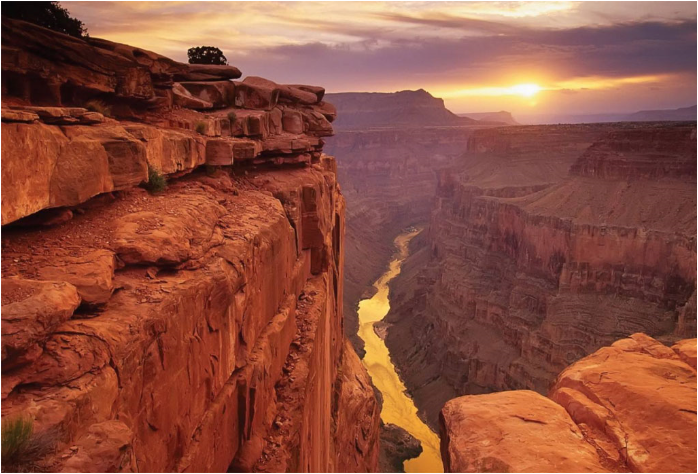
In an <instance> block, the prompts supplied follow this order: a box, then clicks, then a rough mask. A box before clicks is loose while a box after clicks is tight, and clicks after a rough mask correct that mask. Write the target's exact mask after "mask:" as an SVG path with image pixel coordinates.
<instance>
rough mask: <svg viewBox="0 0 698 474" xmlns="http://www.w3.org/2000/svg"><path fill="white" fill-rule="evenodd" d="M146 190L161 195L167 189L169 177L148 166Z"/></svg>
mask: <svg viewBox="0 0 698 474" xmlns="http://www.w3.org/2000/svg"><path fill="white" fill-rule="evenodd" d="M145 188H146V189H147V190H148V191H150V192H151V193H152V194H156V193H161V192H163V191H164V190H165V189H167V177H166V176H165V175H164V174H162V173H160V171H158V170H156V169H155V168H151V167H150V166H148V182H147V183H146V185H145Z"/></svg>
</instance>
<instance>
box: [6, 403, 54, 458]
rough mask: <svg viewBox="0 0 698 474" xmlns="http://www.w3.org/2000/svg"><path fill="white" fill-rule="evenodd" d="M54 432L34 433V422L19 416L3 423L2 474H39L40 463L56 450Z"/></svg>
mask: <svg viewBox="0 0 698 474" xmlns="http://www.w3.org/2000/svg"><path fill="white" fill-rule="evenodd" d="M57 439H58V436H57V435H56V433H55V432H53V431H47V432H44V433H41V434H35V433H34V422H33V421H32V420H31V419H30V418H25V417H24V416H21V415H20V416H18V417H16V418H12V419H5V420H3V421H2V472H39V471H42V470H44V469H42V466H41V465H40V461H41V460H42V459H44V458H45V457H46V456H47V455H48V454H49V453H51V452H52V451H54V450H55V447H56V441H57Z"/></svg>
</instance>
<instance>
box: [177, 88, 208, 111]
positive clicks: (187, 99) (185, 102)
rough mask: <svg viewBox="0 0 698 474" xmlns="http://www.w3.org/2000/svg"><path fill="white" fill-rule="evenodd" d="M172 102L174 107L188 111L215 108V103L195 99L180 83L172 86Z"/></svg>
mask: <svg viewBox="0 0 698 474" xmlns="http://www.w3.org/2000/svg"><path fill="white" fill-rule="evenodd" d="M172 101H173V103H174V105H178V106H180V107H185V108H187V109H194V110H205V109H212V108H213V103H211V102H209V101H207V100H203V99H201V98H199V97H194V96H193V95H192V93H191V92H189V91H188V90H187V89H186V88H185V87H184V86H183V85H182V84H180V83H179V82H175V83H174V84H173V85H172Z"/></svg>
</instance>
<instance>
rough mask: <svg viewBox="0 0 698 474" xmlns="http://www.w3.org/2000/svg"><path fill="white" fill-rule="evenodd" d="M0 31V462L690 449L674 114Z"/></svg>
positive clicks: (514, 467)
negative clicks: (346, 87)
mask: <svg viewBox="0 0 698 474" xmlns="http://www.w3.org/2000/svg"><path fill="white" fill-rule="evenodd" d="M2 48H3V54H2V72H3V75H2V185H3V186H2V226H3V227H2V231H3V232H2V256H1V259H2V290H3V291H2V419H3V437H5V432H6V427H13V426H14V427H19V428H21V429H26V430H28V432H29V435H30V436H31V438H30V439H28V440H27V441H26V443H27V444H26V445H25V446H23V447H22V449H24V451H22V450H18V451H17V452H18V453H23V454H22V455H15V456H14V457H11V458H8V457H6V456H3V471H4V472H5V471H17V472H28V471H42V472H47V471H51V472H142V471H145V472H378V471H384V472H393V471H400V470H403V469H404V470H405V471H407V472H440V471H442V470H444V471H445V472H492V471H494V472H517V471H536V470H538V471H551V472H562V471H564V472H576V471H580V472H624V471H632V472H657V471H676V472H683V471H691V469H693V468H694V467H695V463H696V410H695V405H696V340H695V335H696V265H697V257H696V206H697V203H696V123H695V122H694V121H688V122H687V121H682V122H642V123H636V122H618V123H598V124H574V125H569V124H557V125H529V126H522V125H518V124H516V122H515V120H514V119H513V117H512V115H511V114H510V113H508V112H497V113H487V114H482V115H478V114H469V116H459V115H457V114H454V113H452V112H451V111H449V110H448V109H447V108H446V106H445V103H444V101H443V100H442V99H439V98H436V97H433V96H432V95H431V94H429V93H428V92H427V91H425V90H423V89H419V90H414V91H412V90H404V91H400V92H396V93H336V94H332V93H328V94H326V93H325V89H324V88H323V87H320V86H314V85H303V84H295V83H294V84H281V83H277V82H274V81H272V80H270V79H265V78H262V77H257V76H247V77H245V78H244V79H243V78H242V72H241V71H240V70H239V69H238V68H236V67H234V66H232V65H206V64H185V63H182V62H179V61H175V60H173V59H170V58H167V57H165V56H162V55H159V54H157V53H154V52H151V51H147V50H145V49H142V48H138V47H134V46H129V45H126V44H121V43H115V42H112V41H108V40H105V39H100V38H96V37H83V38H76V37H71V36H68V35H65V34H62V33H58V32H56V31H53V30H49V29H46V28H42V27H40V26H37V25H34V24H30V23H27V22H24V21H21V20H16V19H11V18H6V17H3V19H2ZM251 72H253V71H251ZM478 118H479V119H481V120H478ZM27 427H28V428H27ZM3 451H5V445H3Z"/></svg>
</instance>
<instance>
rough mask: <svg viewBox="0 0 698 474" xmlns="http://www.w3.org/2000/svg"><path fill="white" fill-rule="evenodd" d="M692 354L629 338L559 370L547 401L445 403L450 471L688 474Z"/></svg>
mask: <svg viewBox="0 0 698 474" xmlns="http://www.w3.org/2000/svg"><path fill="white" fill-rule="evenodd" d="M695 354H696V340H695V339H688V340H683V341H680V342H679V343H677V344H676V345H674V346H673V347H672V348H669V347H667V346H664V345H662V344H661V343H659V342H658V341H656V340H654V339H652V338H650V337H648V336H646V335H644V334H634V335H633V336H631V337H630V338H628V339H622V340H619V341H617V342H615V343H613V344H612V345H611V346H610V347H604V348H602V349H600V350H598V351H596V352H595V353H593V354H592V355H590V356H587V357H585V358H583V359H581V360H580V361H578V362H576V363H574V364H573V365H571V366H570V367H568V368H567V369H565V370H564V371H563V372H562V373H561V374H560V375H559V376H558V377H557V380H556V381H555V384H554V385H553V387H552V388H551V390H550V393H549V398H546V397H543V396H542V395H539V394H538V393H536V392H532V391H528V390H515V391H510V392H500V393H492V394H487V395H471V396H465V397H461V398H457V399H454V400H451V401H449V402H448V403H447V404H446V405H445V406H444V408H443V410H442V411H441V451H442V454H443V460H444V466H445V468H446V471H447V472H492V471H499V472H534V471H548V472H693V471H695V467H696V365H695ZM503 433H506V436H504V435H503Z"/></svg>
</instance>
